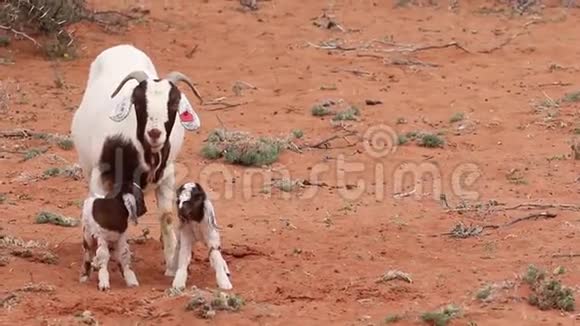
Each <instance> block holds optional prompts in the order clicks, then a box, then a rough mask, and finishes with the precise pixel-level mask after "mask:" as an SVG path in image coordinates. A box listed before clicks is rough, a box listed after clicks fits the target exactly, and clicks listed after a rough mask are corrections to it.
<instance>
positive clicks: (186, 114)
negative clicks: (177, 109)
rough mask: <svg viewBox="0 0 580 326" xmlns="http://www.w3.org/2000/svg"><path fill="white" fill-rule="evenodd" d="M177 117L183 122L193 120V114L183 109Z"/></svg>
mask: <svg viewBox="0 0 580 326" xmlns="http://www.w3.org/2000/svg"><path fill="white" fill-rule="evenodd" d="M179 118H180V119H181V121H183V122H193V114H191V113H189V112H188V111H184V112H183V113H181V114H180V115H179Z"/></svg>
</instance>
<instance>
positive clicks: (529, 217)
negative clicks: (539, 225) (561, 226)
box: [503, 212, 558, 226]
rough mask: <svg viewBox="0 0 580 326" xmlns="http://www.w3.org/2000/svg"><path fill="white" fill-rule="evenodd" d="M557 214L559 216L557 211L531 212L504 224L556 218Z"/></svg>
mask: <svg viewBox="0 0 580 326" xmlns="http://www.w3.org/2000/svg"><path fill="white" fill-rule="evenodd" d="M556 216H558V215H557V214H555V213H549V212H541V213H533V214H530V215H527V216H524V217H520V218H517V219H515V220H513V221H511V222H509V223H506V224H504V225H503V226H509V225H513V224H516V223H518V222H521V221H527V220H537V219H539V218H545V219H547V218H554V217H556Z"/></svg>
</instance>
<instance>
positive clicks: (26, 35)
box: [0, 25, 41, 48]
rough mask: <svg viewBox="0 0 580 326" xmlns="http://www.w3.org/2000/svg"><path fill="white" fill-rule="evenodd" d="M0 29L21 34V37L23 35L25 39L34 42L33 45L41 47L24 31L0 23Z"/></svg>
mask: <svg viewBox="0 0 580 326" xmlns="http://www.w3.org/2000/svg"><path fill="white" fill-rule="evenodd" d="M0 29H3V30H6V31H9V32H11V33H13V34H14V35H18V36H22V37H24V38H25V39H27V40H29V41H31V42H32V43H34V45H35V46H36V47H37V48H41V46H40V44H39V43H38V42H37V41H36V40H35V39H34V38H32V37H31V36H30V35H28V34H26V33H24V32H21V31H18V30H15V29H14V28H12V27H10V26H4V25H0Z"/></svg>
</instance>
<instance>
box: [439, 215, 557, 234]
mask: <svg viewBox="0 0 580 326" xmlns="http://www.w3.org/2000/svg"><path fill="white" fill-rule="evenodd" d="M556 216H557V214H555V213H549V212H541V213H533V214H530V215H527V216H524V217H519V218H517V219H515V220H512V221H510V222H507V223H504V224H488V225H483V226H469V227H467V226H465V225H464V224H463V223H461V222H460V223H458V224H456V225H455V226H454V227H453V229H452V230H451V231H449V232H444V233H441V234H439V235H451V236H453V237H455V238H462V239H465V238H469V237H472V236H477V235H480V234H481V233H482V232H483V230H485V229H494V230H495V229H499V228H501V227H506V226H510V225H514V224H516V223H519V222H522V221H529V220H538V219H539V218H544V219H548V218H554V217H556ZM434 236H438V235H434Z"/></svg>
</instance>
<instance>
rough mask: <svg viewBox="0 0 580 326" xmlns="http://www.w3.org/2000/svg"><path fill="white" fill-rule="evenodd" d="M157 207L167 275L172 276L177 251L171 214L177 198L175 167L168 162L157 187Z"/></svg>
mask: <svg viewBox="0 0 580 326" xmlns="http://www.w3.org/2000/svg"><path fill="white" fill-rule="evenodd" d="M155 196H156V198H157V207H158V209H159V210H160V216H159V222H160V225H161V235H160V237H161V243H162V244H163V255H164V257H165V275H167V276H172V275H173V268H172V260H173V255H174V253H175V232H174V230H173V226H172V224H173V223H172V219H171V214H172V211H173V206H174V198H175V167H174V165H173V163H171V164H170V163H168V165H167V167H166V168H165V171H164V177H163V178H162V181H161V182H160V184H159V187H157V189H155Z"/></svg>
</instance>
